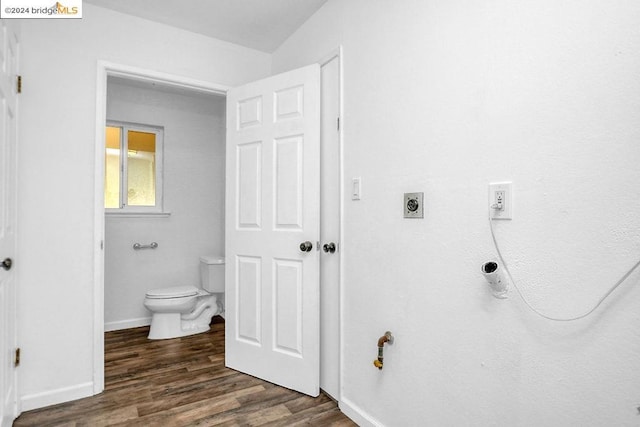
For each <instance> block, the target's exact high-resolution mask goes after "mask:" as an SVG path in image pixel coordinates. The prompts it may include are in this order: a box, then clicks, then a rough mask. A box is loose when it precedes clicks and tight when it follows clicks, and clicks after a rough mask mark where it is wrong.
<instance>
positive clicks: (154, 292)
mask: <svg viewBox="0 0 640 427" xmlns="http://www.w3.org/2000/svg"><path fill="white" fill-rule="evenodd" d="M196 295H198V288H196V287H195V286H172V287H169V288H159V289H150V290H148V291H147V294H146V297H147V298H150V299H169V298H185V297H192V296H196Z"/></svg>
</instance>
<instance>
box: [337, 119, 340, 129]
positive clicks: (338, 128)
mask: <svg viewBox="0 0 640 427" xmlns="http://www.w3.org/2000/svg"><path fill="white" fill-rule="evenodd" d="M337 121H338V130H340V117H338V120H337Z"/></svg>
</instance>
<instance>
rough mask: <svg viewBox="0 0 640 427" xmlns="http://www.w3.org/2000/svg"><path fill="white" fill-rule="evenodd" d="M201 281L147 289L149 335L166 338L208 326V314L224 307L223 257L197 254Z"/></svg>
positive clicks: (218, 311)
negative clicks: (149, 314) (149, 322)
mask: <svg viewBox="0 0 640 427" xmlns="http://www.w3.org/2000/svg"><path fill="white" fill-rule="evenodd" d="M200 282H201V285H202V289H200V288H197V287H195V286H173V287H167V288H159V289H151V290H149V291H147V293H146V296H145V299H144V306H145V307H146V308H147V309H148V310H149V311H150V312H151V314H152V316H151V328H150V329H149V336H148V338H149V339H152V340H158V339H167V338H177V337H184V336H187V335H194V334H199V333H201V332H206V331H208V330H209V323H210V322H211V318H212V317H213V316H215V315H216V314H221V313H222V312H223V311H224V298H223V296H224V294H223V292H224V258H221V257H212V256H203V257H200Z"/></svg>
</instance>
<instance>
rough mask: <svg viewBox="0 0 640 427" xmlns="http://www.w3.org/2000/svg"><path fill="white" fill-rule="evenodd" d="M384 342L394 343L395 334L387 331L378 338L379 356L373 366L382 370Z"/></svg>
mask: <svg viewBox="0 0 640 427" xmlns="http://www.w3.org/2000/svg"><path fill="white" fill-rule="evenodd" d="M384 343H389V344H393V335H391V332H389V331H387V332H385V333H384V335H383V336H381V337H380V338H379V339H378V358H377V359H376V360H374V361H373V366H375V367H376V368H378V369H380V370H382V366H383V364H384V362H383V360H384V356H383V352H384Z"/></svg>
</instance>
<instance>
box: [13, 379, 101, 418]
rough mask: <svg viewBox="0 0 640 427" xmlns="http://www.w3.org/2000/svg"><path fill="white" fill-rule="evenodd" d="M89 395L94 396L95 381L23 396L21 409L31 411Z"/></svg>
mask: <svg viewBox="0 0 640 427" xmlns="http://www.w3.org/2000/svg"><path fill="white" fill-rule="evenodd" d="M89 396H93V382H88V383H82V384H76V385H73V386H70V387H63V388H59V389H56V390H49V391H44V392H42V393H34V394H27V395H25V396H21V397H20V410H21V411H22V412H25V411H31V410H32V409H38V408H44V407H45V406H51V405H56V404H58V403H63V402H68V401H70V400H76V399H82V398H83V397H89Z"/></svg>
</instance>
